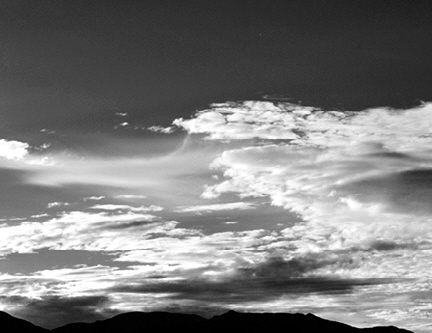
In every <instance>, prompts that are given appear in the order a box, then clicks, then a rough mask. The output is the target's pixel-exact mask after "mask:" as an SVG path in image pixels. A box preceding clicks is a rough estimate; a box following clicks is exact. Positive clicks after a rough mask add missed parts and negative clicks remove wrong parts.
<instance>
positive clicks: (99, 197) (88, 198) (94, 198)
mask: <svg viewBox="0 0 432 333" xmlns="http://www.w3.org/2000/svg"><path fill="white" fill-rule="evenodd" d="M105 198H106V197H105V196H104V195H99V196H91V197H85V198H83V200H84V201H88V200H97V201H98V200H102V199H105Z"/></svg>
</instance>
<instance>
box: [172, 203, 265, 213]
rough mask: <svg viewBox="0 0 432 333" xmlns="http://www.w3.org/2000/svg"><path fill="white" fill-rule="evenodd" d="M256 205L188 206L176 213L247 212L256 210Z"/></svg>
mask: <svg viewBox="0 0 432 333" xmlns="http://www.w3.org/2000/svg"><path fill="white" fill-rule="evenodd" d="M254 208H256V205H255V204H254V203H252V202H244V201H241V202H229V203H220V204H211V205H199V206H188V207H178V208H177V209H176V210H175V211H176V212H179V213H188V212H213V211H223V210H246V209H254Z"/></svg>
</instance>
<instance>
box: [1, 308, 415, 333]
mask: <svg viewBox="0 0 432 333" xmlns="http://www.w3.org/2000/svg"><path fill="white" fill-rule="evenodd" d="M183 329H185V330H187V332H188V333H195V332H196V333H198V332H200V333H201V332H206V333H207V332H210V333H212V332H218V333H230V332H248V333H251V332H256V333H258V332H272V333H277V332H284V333H318V332H319V333H321V332H326V333H327V332H331V333H356V332H358V333H410V332H411V331H407V330H404V329H400V328H397V327H394V326H388V327H372V328H362V329H361V328H355V327H352V326H349V325H346V324H342V323H338V322H336V321H330V320H325V319H322V318H319V317H317V316H314V315H312V314H306V315H305V314H299V313H296V314H289V313H239V312H235V311H229V312H227V313H225V314H223V315H220V316H215V317H213V318H211V319H204V318H202V317H200V316H197V315H189V314H178V313H166V312H149V313H146V312H129V313H124V314H120V315H117V316H115V317H113V318H110V319H106V320H101V321H96V322H94V323H73V324H68V325H65V326H62V327H59V328H56V329H54V330H48V329H44V328H41V327H38V326H35V325H33V324H31V323H29V322H27V321H25V320H22V319H18V318H15V317H12V316H11V315H9V314H7V313H4V312H0V332H2V333H15V332H25V333H48V332H50V333H90V332H91V333H114V332H115V333H117V332H119V333H138V332H139V333H144V332H145V333H151V332H157V333H163V332H174V331H180V330H183ZM411 333H412V332H411Z"/></svg>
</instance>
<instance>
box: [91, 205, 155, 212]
mask: <svg viewBox="0 0 432 333" xmlns="http://www.w3.org/2000/svg"><path fill="white" fill-rule="evenodd" d="M90 208H91V209H100V210H128V211H131V212H141V213H144V212H158V211H161V210H163V207H160V206H156V205H151V206H148V207H147V206H140V207H134V206H129V205H114V204H105V205H94V206H91V207H90Z"/></svg>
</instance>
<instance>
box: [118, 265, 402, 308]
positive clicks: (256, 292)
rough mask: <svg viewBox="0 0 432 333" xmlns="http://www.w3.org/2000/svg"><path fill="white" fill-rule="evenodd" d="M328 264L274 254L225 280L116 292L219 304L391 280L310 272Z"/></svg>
mask: <svg viewBox="0 0 432 333" xmlns="http://www.w3.org/2000/svg"><path fill="white" fill-rule="evenodd" d="M327 264H328V263H326V262H320V261H319V260H315V259H313V258H312V257H304V258H300V257H299V258H295V259H291V260H285V259H283V258H280V257H270V258H267V259H266V260H264V261H263V262H259V263H257V264H253V265H250V264H249V265H248V266H246V267H240V268H239V269H237V270H235V271H234V273H233V274H230V275H229V276H225V277H224V278H222V279H212V278H211V277H210V278H207V279H206V278H202V277H201V278H195V279H179V280H174V281H169V280H168V281H164V280H163V279H161V281H153V282H151V281H147V282H146V283H139V282H138V283H133V282H130V283H128V284H127V285H121V284H120V285H117V286H115V287H113V288H112V291H113V292H116V293H143V294H164V295H167V296H165V297H167V298H169V299H184V300H194V301H210V300H211V301H212V302H214V303H213V304H217V305H232V304H237V303H246V304H247V303H254V302H264V301H266V300H267V301H269V300H274V299H280V298H281V297H283V296H287V295H305V294H311V293H312V294H313V293H318V294H340V293H341V294H345V293H351V292H352V291H353V290H354V288H355V287H358V286H369V285H378V284H387V283H392V282H394V281H393V280H391V279H368V278H351V279H346V278H339V277H336V276H334V277H324V276H314V275H308V273H311V272H313V271H314V270H316V269H317V268H319V267H321V266H325V265H327Z"/></svg>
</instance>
